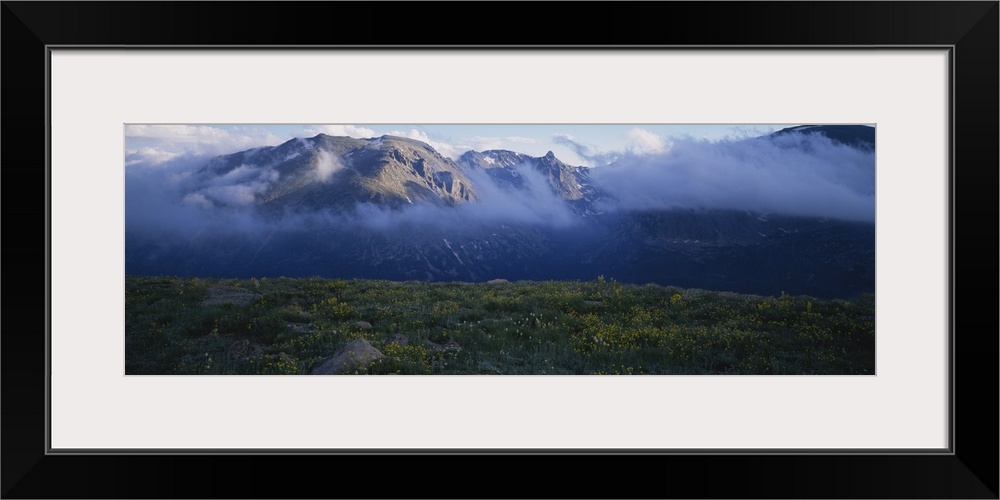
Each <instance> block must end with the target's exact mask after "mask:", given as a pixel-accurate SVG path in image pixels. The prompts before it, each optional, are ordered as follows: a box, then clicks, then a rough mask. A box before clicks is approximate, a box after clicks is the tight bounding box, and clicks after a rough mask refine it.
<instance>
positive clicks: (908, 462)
mask: <svg viewBox="0 0 1000 500" xmlns="http://www.w3.org/2000/svg"><path fill="white" fill-rule="evenodd" d="M553 7H554V9H553V10H554V11H556V12H558V11H565V10H566V9H571V10H572V12H573V16H572V18H568V17H567V18H562V17H558V16H550V15H548V14H543V13H542V11H541V10H540V9H539V8H538V4H535V3H532V4H527V3H524V4H521V3H505V4H489V3H485V2H483V3H476V4H457V3H454V4H448V3H442V4H437V3H434V4H431V3H400V4H389V3H381V2H379V3H314V2H302V3H299V2H285V3H269V2H247V3H243V2H218V3H214V2H177V3H172V2H143V3H126V2H106V3H102V2H3V6H2V11H0V12H2V14H0V16H2V17H0V22H2V25H0V28H2V31H0V32H2V36H3V43H2V56H0V61H2V65H3V66H2V67H3V72H2V74H3V85H2V96H3V104H4V106H3V107H2V117H3V143H4V145H5V146H6V147H4V148H2V150H0V161H2V166H3V167H4V169H3V173H4V178H5V179H6V182H5V183H4V186H5V187H4V192H3V194H4V195H6V196H4V202H3V208H4V217H3V219H4V221H5V222H7V228H8V229H9V230H10V231H8V239H7V241H6V242H5V244H4V245H3V248H2V253H3V257H4V258H5V260H6V262H7V263H8V264H12V263H15V264H17V266H18V268H21V267H23V268H26V269H32V270H42V271H43V273H40V274H43V276H42V279H38V278H30V279H27V280H21V279H14V280H13V282H12V281H11V277H12V276H15V275H11V274H8V288H7V292H8V293H4V294H3V296H4V309H5V312H7V314H6V315H5V316H4V319H3V323H2V327H3V335H2V336H0V342H2V349H0V355H2V378H0V384H2V396H0V397H2V403H3V404H2V406H0V409H2V410H0V411H2V431H3V436H2V437H3V439H2V440H0V446H2V453H3V460H2V485H0V486H2V495H3V497H4V498H36V497H37V498H42V497H46V498H48V497H59V498H88V497H106V498H107V497H132V498H152V497H158V498H162V497H168V498H191V497H202V498H208V497H220V496H221V497H230V498H240V497H242V498H261V497H270V498H302V497H312V496H316V494H317V493H314V491H318V492H319V495H321V496H332V497H368V496H378V497H414V496H435V497H515V498H519V497H550V496H559V497H580V498H584V497H606V498H631V497H687V498H762V497H766V498H787V497H796V498H890V497H910V498H916V497H933V498H998V496H997V495H998V464H997V457H998V453H997V452H998V449H997V446H998V445H997V443H998V440H997V425H996V422H997V421H998V405H997V399H995V398H996V394H997V391H996V385H995V384H996V383H997V368H998V359H997V352H998V349H997V347H998V344H997V342H998V336H997V334H996V332H997V331H998V322H997V316H996V309H995V304H997V303H998V302H997V290H998V287H997V284H998V283H997V276H998V274H997V259H996V256H997V255H998V245H997V241H998V239H997V233H996V232H995V231H996V228H997V227H998V224H997V222H998V210H997V207H998V194H997V186H998V170H1000V168H998V165H1000V159H998V137H1000V130H998V116H1000V115H998V95H1000V84H998V67H1000V57H998V39H1000V37H998V24H1000V23H998V20H1000V4H998V2H996V1H988V2H773V3H772V2H763V3H758V2H733V3H729V2H692V3H688V2H664V3H660V2H656V3H652V2H649V3H627V2H616V3H612V4H606V3H588V2H580V3H572V4H571V3H561V4H557V5H554V6H553ZM444 12H450V13H452V14H454V13H455V12H457V13H458V14H459V17H467V18H468V19H470V20H473V19H474V20H475V22H471V21H470V22H468V23H461V22H460V23H454V22H445V21H442V19H444V18H443V17H442V13H444ZM483 19H488V20H489V21H490V24H491V25H492V26H495V27H497V29H483V28H482V21H483ZM513 26H517V27H518V28H517V30H512V29H504V27H513ZM334 28H335V29H334ZM414 43H419V44H424V45H434V46H451V45H455V44H461V46H465V47H473V46H484V45H496V44H502V45H508V46H509V45H521V44H530V45H532V46H552V45H564V44H570V43H571V44H573V45H574V46H580V45H590V46H602V47H609V50H613V47H611V46H609V45H608V44H613V45H614V46H633V47H635V46H649V47H654V48H655V47H664V46H685V47H702V46H703V47H713V46H741V47H768V46H783V47H800V48H804V49H808V48H810V47H819V46H827V47H829V46H837V47H856V48H859V49H863V48H871V47H890V46H891V47H928V46H947V47H951V49H950V52H951V61H952V64H951V69H952V97H953V102H954V104H953V109H952V113H951V117H952V118H951V123H950V129H951V131H952V134H953V139H954V140H953V146H952V153H953V158H952V162H953V163H952V169H951V170H952V178H951V182H952V200H951V201H952V203H951V211H952V212H951V214H950V215H951V220H952V224H951V229H950V232H951V239H952V242H951V243H952V253H951V258H952V276H951V279H950V281H951V283H952V287H953V290H952V293H951V294H950V300H951V304H950V306H951V307H950V309H951V311H952V312H951V315H952V319H953V333H952V344H951V348H952V354H953V372H952V388H953V390H952V408H953V412H952V422H953V425H952V429H951V431H952V443H953V446H952V450H951V451H952V453H946V454H932V455H923V454H913V455H911V454H808V453H803V454H798V453H797V454H755V455H738V454H737V455H725V454H708V453H704V454H693V455H687V454H686V455H642V456H637V455H607V454H603V455H596V456H594V455H586V456H584V455H573V454H560V455H558V456H553V455H543V454H526V453H517V454H508V455H494V456H490V457H488V460H487V457H481V456H477V455H476V454H461V455H454V454H420V456H414V455H398V454H393V455H380V454H377V453H371V454H366V455H352V456H337V455H274V454H269V455H252V456H250V455H240V454H198V453H187V454H175V455H144V454H114V455H107V454H90V455H83V454H81V455H52V454H48V453H47V442H46V425H47V423H46V415H47V410H48V406H47V405H48V401H47V400H46V383H47V382H46V381H47V377H46V374H47V370H48V366H47V362H46V359H47V347H48V346H47V340H46V339H47V331H46V327H45V325H47V321H46V318H47V315H48V314H49V313H50V311H49V309H48V295H47V283H48V282H49V272H50V269H49V263H48V254H49V249H50V247H49V232H48V216H49V205H48V200H47V193H48V187H47V182H48V180H47V175H46V172H47V159H48V157H47V152H48V136H47V117H48V107H47V106H48V105H47V101H46V94H47V77H48V72H47V69H48V68H47V65H46V62H47V60H48V59H47V52H48V49H47V47H50V46H54V45H59V46H75V47H106V46H122V45H125V46H170V47H177V46H192V47H195V46H198V47H204V46H216V47H231V48H239V47H251V46H257V47H259V46H317V47H321V46H330V45H375V46H377V45H393V46H404V45H412V44H414ZM959 193H961V196H959ZM43 194H44V195H45V196H43ZM14 230H16V232H14ZM915 272H919V270H917V271H915ZM980 304H985V305H980ZM557 462H558V463H559V465H560V468H559V469H556V468H553V464H554V463H557ZM317 468H318V469H319V470H327V471H329V475H323V476H312V474H311V473H309V472H306V471H308V470H311V469H317ZM372 471H375V475H376V476H379V475H380V476H382V477H384V478H385V480H384V481H379V482H377V483H368V482H366V481H363V480H360V479H359V478H357V477H356V476H357V475H362V474H363V476H362V477H366V476H368V475H370V473H371V472H372ZM562 471H569V474H566V473H564V472H562ZM465 484H476V485H480V486H478V487H476V488H475V489H468V488H467V487H465V486H460V485H465ZM529 485H530V486H529ZM316 488H319V489H318V490H317V489H316Z"/></svg>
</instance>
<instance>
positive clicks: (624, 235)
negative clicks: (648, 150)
mask: <svg viewBox="0 0 1000 500" xmlns="http://www.w3.org/2000/svg"><path fill="white" fill-rule="evenodd" d="M815 137H822V138H823V139H824V140H825V141H826V142H824V144H830V143H832V144H836V145H838V146H840V147H846V148H851V149H852V150H858V151H862V152H864V151H874V147H875V130H874V129H873V128H871V127H862V126H839V125H823V126H813V125H805V126H800V127H794V128H790V129H785V130H781V131H778V132H775V133H774V134H771V135H769V136H765V137H761V138H755V139H749V140H760V141H772V142H774V143H775V144H778V145H779V146H780V147H783V148H796V149H797V150H799V151H800V152H801V151H805V153H801V154H809V153H808V150H809V148H810V147H813V146H812V142H810V139H811V138H815ZM838 151H839V150H838ZM872 158H873V156H872ZM621 161H625V160H621ZM601 168H608V169H611V168H614V165H609V166H606V167H605V166H601V167H595V168H590V167H584V166H573V165H569V164H567V163H565V162H563V161H561V160H559V159H558V158H556V156H555V155H554V154H553V153H552V152H551V151H550V152H548V153H547V154H545V155H542V156H530V155H526V154H523V153H519V152H515V151H508V150H487V151H468V152H466V153H465V154H463V155H461V156H460V157H458V158H457V159H454V160H453V159H451V158H448V157H446V156H443V155H442V154H440V153H439V152H438V151H436V150H435V149H434V148H433V147H432V146H430V145H429V144H427V143H425V142H421V141H418V140H414V139H408V138H403V137H395V136H382V137H377V138H370V139H356V138H350V137H334V136H328V135H324V134H319V135H316V136H315V137H311V138H297V139H292V140H289V141H287V142H285V143H283V144H280V145H278V146H273V147H263V148H255V149H249V150H245V151H240V152H236V153H233V154H228V155H223V156H218V157H215V158H212V159H210V160H208V161H207V162H205V163H204V164H203V165H200V166H199V167H198V168H197V169H195V170H193V171H192V172H191V173H190V175H188V176H187V177H186V178H185V180H184V182H183V183H180V184H179V186H180V187H179V188H178V192H177V193H176V195H177V198H178V203H179V205H183V206H184V207H185V210H187V211H186V212H185V213H186V214H189V216H191V217H196V218H193V219H192V220H193V222H192V223H191V224H190V225H191V227H192V230H191V231H190V232H188V233H184V232H181V234H177V233H176V232H173V233H169V234H168V232H165V231H162V230H161V229H159V228H158V227H155V226H151V225H149V224H139V223H131V224H130V220H129V219H130V214H129V212H128V210H127V211H126V235H125V251H126V261H125V266H126V273H127V274H138V275H154V274H169V275H180V276H216V277H251V276H254V277H262V276H289V277H298V276H323V277H342V278H379V279H391V280H430V281H486V280H490V279H495V278H506V279H509V280H516V279H530V280H549V279H580V280H592V279H594V278H596V277H597V276H599V275H603V276H605V277H608V278H615V279H618V280H619V281H623V282H632V283H658V284H663V285H675V286H683V287H696V288H706V289H714V290H728V291H735V292H743V293H760V294H767V295H776V294H779V293H782V292H786V293H792V294H805V295H812V296H817V297H839V298H849V297H854V296H857V295H859V294H862V293H874V291H875V225H874V222H872V221H864V220H849V219H839V218H833V217H825V216H815V215H801V214H793V213H777V212H768V211H762V210H753V209H737V208H730V207H725V206H723V207H711V206H710V207H684V206H678V207H662V206H660V207H648V208H628V209H622V208H620V205H621V204H620V203H618V202H619V201H620V200H621V199H622V198H623V197H628V196H629V192H628V191H627V190H625V191H623V190H622V189H620V188H619V189H612V187H611V186H610V185H607V184H606V183H602V182H599V180H598V179H596V178H595V174H596V173H598V170H597V169H601ZM803 168H805V167H803ZM871 169H872V172H871V175H872V179H873V178H874V177H873V176H874V172H873V170H874V162H873V161H872V165H871ZM607 171H611V170H607ZM835 173H836V172H835ZM871 189H872V192H873V191H874V185H872V186H871ZM130 194H132V193H130V191H129V190H128V188H127V189H126V200H127V201H128V197H129V196H130ZM190 214H197V215H196V216H195V215H190ZM167 216H169V214H167V213H164V217H167ZM210 221H215V223H209V222H210ZM195 228H197V230H194V229H195Z"/></svg>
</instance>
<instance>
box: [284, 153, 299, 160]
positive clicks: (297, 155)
mask: <svg viewBox="0 0 1000 500" xmlns="http://www.w3.org/2000/svg"><path fill="white" fill-rule="evenodd" d="M298 157H299V153H297V152H296V153H292V154H290V155H288V156H286V157H285V161H288V160H292V159H295V158H298Z"/></svg>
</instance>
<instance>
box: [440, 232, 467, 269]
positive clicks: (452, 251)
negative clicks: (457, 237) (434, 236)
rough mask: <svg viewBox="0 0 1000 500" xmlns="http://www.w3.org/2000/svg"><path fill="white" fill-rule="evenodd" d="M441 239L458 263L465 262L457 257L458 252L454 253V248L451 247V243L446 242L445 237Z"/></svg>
mask: <svg viewBox="0 0 1000 500" xmlns="http://www.w3.org/2000/svg"><path fill="white" fill-rule="evenodd" d="M441 239H442V240H444V244H445V246H446V247H448V250H451V254H452V255H454V256H455V259H457V260H458V263H459V264H465V262H462V258H461V257H459V256H458V254H457V253H455V250H454V249H452V248H451V243H448V240H447V239H445V238H441Z"/></svg>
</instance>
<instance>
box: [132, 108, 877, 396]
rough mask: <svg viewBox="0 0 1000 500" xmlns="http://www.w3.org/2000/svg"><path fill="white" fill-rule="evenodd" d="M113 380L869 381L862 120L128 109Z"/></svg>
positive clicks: (869, 218)
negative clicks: (245, 118) (230, 118)
mask: <svg viewBox="0 0 1000 500" xmlns="http://www.w3.org/2000/svg"><path fill="white" fill-rule="evenodd" d="M123 132H124V159H123V168H124V174H123V175H124V181H125V207H124V209H125V210H124V212H125V220H124V228H125V262H124V266H125V297H124V300H125V317H124V347H125V359H124V367H125V374H126V375H475V376H486V375H874V374H875V344H876V343H875V338H876V337H875V334H876V332H875V297H876V293H875V292H876V290H875V276H876V274H875V208H876V196H875V193H876V189H875V188H876V186H875V178H876V177H875V170H876V162H875V137H876V134H875V132H876V129H875V127H874V126H872V125H868V124H794V123H793V124H766V125H761V124H727V125H684V124H635V125H632V124H614V125H608V124H503V125H489V124H448V125H444V124H433V125H428V124H351V125H346V124H311V125H310V124H306V125H291V124H280V125H274V124H127V125H125V126H124V131H123Z"/></svg>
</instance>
